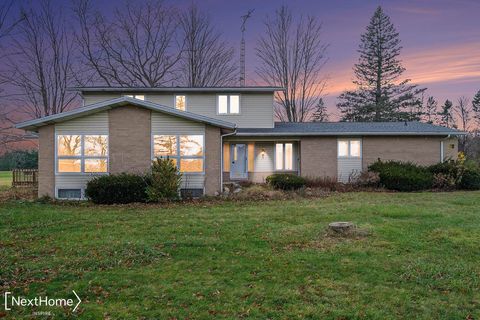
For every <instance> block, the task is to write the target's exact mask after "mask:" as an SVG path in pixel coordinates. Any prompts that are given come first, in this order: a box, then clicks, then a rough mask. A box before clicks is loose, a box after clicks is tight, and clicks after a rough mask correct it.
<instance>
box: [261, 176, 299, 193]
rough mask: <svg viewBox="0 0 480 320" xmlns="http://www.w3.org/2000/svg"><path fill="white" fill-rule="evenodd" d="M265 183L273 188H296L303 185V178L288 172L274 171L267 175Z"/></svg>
mask: <svg viewBox="0 0 480 320" xmlns="http://www.w3.org/2000/svg"><path fill="white" fill-rule="evenodd" d="M266 181H267V183H268V184H269V185H270V186H272V187H273V188H275V189H281V190H297V189H300V188H302V187H304V186H305V183H306V181H305V179H304V178H302V177H300V176H297V175H294V174H289V173H275V174H272V175H270V176H268V177H267V179H266Z"/></svg>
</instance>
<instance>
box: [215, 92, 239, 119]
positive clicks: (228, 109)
mask: <svg viewBox="0 0 480 320" xmlns="http://www.w3.org/2000/svg"><path fill="white" fill-rule="evenodd" d="M217 112H218V114H239V113H240V96H239V95H238V94H230V95H219V96H218V99H217Z"/></svg>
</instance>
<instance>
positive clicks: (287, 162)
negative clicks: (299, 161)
mask: <svg viewBox="0 0 480 320" xmlns="http://www.w3.org/2000/svg"><path fill="white" fill-rule="evenodd" d="M275 170H293V144H292V143H276V144H275Z"/></svg>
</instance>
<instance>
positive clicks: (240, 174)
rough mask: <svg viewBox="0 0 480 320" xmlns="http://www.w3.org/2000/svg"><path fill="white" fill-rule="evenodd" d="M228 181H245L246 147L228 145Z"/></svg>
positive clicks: (239, 144) (240, 144)
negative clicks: (229, 161)
mask: <svg viewBox="0 0 480 320" xmlns="http://www.w3.org/2000/svg"><path fill="white" fill-rule="evenodd" d="M230 160H231V163H230V179H247V178H248V172H247V145H246V144H244V143H236V144H231V145H230Z"/></svg>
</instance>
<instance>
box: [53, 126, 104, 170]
mask: <svg viewBox="0 0 480 320" xmlns="http://www.w3.org/2000/svg"><path fill="white" fill-rule="evenodd" d="M57 172H59V173H95V172H108V136H107V135H78V134H77V135H57Z"/></svg>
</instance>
